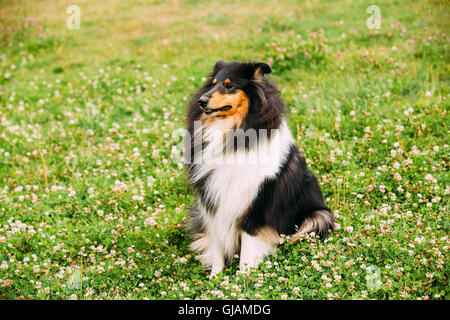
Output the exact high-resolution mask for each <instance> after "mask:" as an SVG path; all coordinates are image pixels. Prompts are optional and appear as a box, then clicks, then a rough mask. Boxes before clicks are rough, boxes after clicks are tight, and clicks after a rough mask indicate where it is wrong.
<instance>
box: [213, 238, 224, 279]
mask: <svg viewBox="0 0 450 320" xmlns="http://www.w3.org/2000/svg"><path fill="white" fill-rule="evenodd" d="M210 250H211V257H212V267H211V276H215V275H217V274H218V273H219V272H220V271H222V269H223V268H224V266H225V259H224V253H223V249H222V246H221V245H220V243H219V241H217V239H214V238H213V239H212V241H211V247H210Z"/></svg>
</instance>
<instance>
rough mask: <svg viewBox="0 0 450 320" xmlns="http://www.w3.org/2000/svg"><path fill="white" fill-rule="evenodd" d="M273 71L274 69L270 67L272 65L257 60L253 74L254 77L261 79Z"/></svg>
mask: <svg viewBox="0 0 450 320" xmlns="http://www.w3.org/2000/svg"><path fill="white" fill-rule="evenodd" d="M271 72H272V69H270V66H269V65H268V64H267V63H264V62H257V63H256V64H255V72H254V74H253V78H255V79H261V78H262V77H264V75H265V74H268V73H271Z"/></svg>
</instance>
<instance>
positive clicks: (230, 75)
mask: <svg viewBox="0 0 450 320" xmlns="http://www.w3.org/2000/svg"><path fill="white" fill-rule="evenodd" d="M270 72H272V70H271V69H270V66H269V65H268V64H266V63H262V62H225V61H222V60H221V61H218V62H217V63H216V64H215V65H214V69H213V71H212V73H211V74H210V77H209V79H208V81H207V83H206V84H205V91H206V92H204V93H202V95H201V96H200V97H199V98H198V101H197V103H198V106H199V108H200V109H201V110H202V111H203V113H204V114H205V115H206V116H209V117H227V116H232V115H234V114H236V113H237V112H238V113H241V112H247V110H248V106H249V104H250V101H249V97H248V95H247V93H246V88H247V87H248V86H249V84H250V83H252V82H261V81H263V79H264V75H265V74H267V73H270ZM240 109H245V110H240Z"/></svg>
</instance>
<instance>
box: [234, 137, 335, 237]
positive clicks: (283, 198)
mask: <svg viewBox="0 0 450 320" xmlns="http://www.w3.org/2000/svg"><path fill="white" fill-rule="evenodd" d="M316 210H327V211H330V209H329V208H328V207H327V206H326V205H325V203H324V200H323V196H322V192H321V190H320V186H319V184H318V182H317V179H316V177H315V176H314V175H313V174H312V172H311V171H310V170H309V169H308V168H307V167H306V164H305V161H304V159H303V158H302V156H301V155H300V153H299V151H298V149H297V147H296V146H295V145H291V147H290V150H289V156H288V158H287V160H286V162H285V164H284V166H283V168H282V170H281V171H280V172H279V173H278V175H277V176H276V177H274V178H271V179H267V180H266V181H265V182H264V183H263V184H262V185H261V187H260V190H259V192H258V196H257V197H256V199H255V200H254V202H253V203H252V205H251V207H250V208H249V210H248V212H247V214H246V215H245V216H244V217H243V219H242V229H243V230H244V231H246V232H247V233H249V234H251V235H253V234H255V232H256V231H257V230H258V229H259V228H261V227H264V226H267V225H269V226H271V227H273V228H275V229H276V230H277V231H278V233H279V234H284V235H290V234H293V233H295V231H296V227H300V226H301V224H302V223H303V221H304V220H305V219H306V218H307V217H309V216H310V215H311V214H312V213H313V212H314V211H316ZM330 227H331V228H332V226H330ZM318 231H320V230H318ZM318 235H319V236H322V235H323V234H320V233H319V234H318Z"/></svg>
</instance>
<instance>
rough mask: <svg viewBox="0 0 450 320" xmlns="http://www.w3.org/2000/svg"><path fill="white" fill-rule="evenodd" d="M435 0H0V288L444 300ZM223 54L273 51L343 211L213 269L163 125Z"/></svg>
mask: <svg viewBox="0 0 450 320" xmlns="http://www.w3.org/2000/svg"><path fill="white" fill-rule="evenodd" d="M371 4H376V5H377V6H378V7H379V9H380V13H381V17H380V19H381V20H380V22H381V25H380V28H379V29H373V28H369V27H368V19H370V17H371V15H372V13H368V12H367V8H368V7H369V5H371ZM70 5H77V6H78V7H79V8H80V12H81V19H80V25H79V28H76V27H75V28H70V27H68V25H67V20H68V19H69V18H70V16H71V14H68V13H67V11H66V10H67V8H68V7H69V6H70ZM449 8H450V4H449V2H448V1H437V0H436V1H407V0H395V1H386V0H380V1H378V0H377V1H376V3H373V2H370V1H350V0H343V1H336V0H327V1H318V0H306V1H291V0H281V1H266V0H254V1H253V0H252V1H246V2H245V3H241V2H238V1H233V0H231V1H226V2H223V3H221V2H217V1H214V2H209V1H192V0H191V1H187V0H186V1H182V0H179V1H162V0H154V1H144V0H130V1H119V0H113V1H106V0H99V1H87V0H77V1H67V0H61V1H47V0H43V1H19V0H14V1H1V2H0V30H1V31H0V48H1V49H0V299H393V300H399V299H414V300H415V299H421V300H428V299H449V298H450V291H449V265H448V263H449V253H448V249H449V243H450V239H449V193H450V177H449V172H448V170H449V127H448V125H449V123H450V121H449V114H448V113H449V109H450V108H449V107H450V103H449V98H450V96H449V82H450V71H449V70H450V68H449V67H450V63H449V62H450V57H449V52H450V51H449V49H450V45H449V41H450V40H449V37H450V10H449ZM69 22H73V21H69ZM69 25H70V23H69ZM71 26H73V24H72V25H71ZM220 59H224V60H260V61H264V62H267V63H269V64H270V65H271V67H272V70H273V73H272V74H271V77H272V78H273V79H274V80H275V81H276V82H277V84H278V87H279V88H280V90H281V93H282V96H283V98H284V100H285V102H286V105H287V107H288V108H289V126H290V128H291V130H292V132H293V134H294V136H295V137H296V139H297V143H298V146H299V147H300V148H301V149H302V151H303V153H304V156H305V158H306V161H307V164H308V166H309V167H310V168H311V170H312V171H313V172H314V173H315V174H316V176H317V177H318V179H319V182H320V185H321V188H322V191H323V193H324V197H325V199H326V203H327V205H328V206H329V207H330V208H331V209H332V211H333V213H334V214H335V216H336V219H337V222H338V224H339V225H340V228H339V229H338V230H336V231H335V232H334V233H332V234H331V235H330V236H328V237H326V238H325V239H316V238H314V237H310V238H308V239H305V240H304V241H301V242H299V243H297V244H294V245H293V244H289V243H287V242H286V243H284V244H283V245H282V246H281V247H280V250H278V252H277V254H276V255H273V256H270V257H267V258H266V259H265V260H264V262H263V263H262V264H261V265H260V266H259V269H258V270H255V271H254V272H252V273H251V275H249V276H245V275H241V274H239V272H238V269H239V262H238V259H234V261H233V263H232V264H231V265H229V266H228V267H227V268H226V269H225V270H224V272H223V273H221V274H219V276H218V277H217V278H216V279H209V278H208V275H209V271H208V270H206V269H205V268H204V267H203V266H202V264H201V263H200V262H199V261H198V259H197V258H196V255H195V254H193V253H192V252H190V251H189V249H188V245H189V243H190V239H189V237H188V235H187V232H186V224H187V217H188V211H189V207H190V206H191V205H192V204H193V201H194V195H193V191H192V190H191V189H190V187H189V186H188V184H187V180H186V171H185V168H184V166H183V164H182V163H179V162H177V161H176V156H175V155H176V151H177V148H178V146H179V145H180V138H179V136H177V135H176V134H174V132H177V130H179V129H180V128H184V126H185V122H184V120H185V115H186V108H187V103H188V101H189V98H190V95H191V94H192V93H193V92H194V91H195V90H197V89H198V88H199V87H200V85H201V84H202V82H203V81H204V80H205V77H206V76H207V74H208V73H209V72H210V70H211V68H212V66H213V65H214V63H215V62H216V61H217V60H220Z"/></svg>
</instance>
